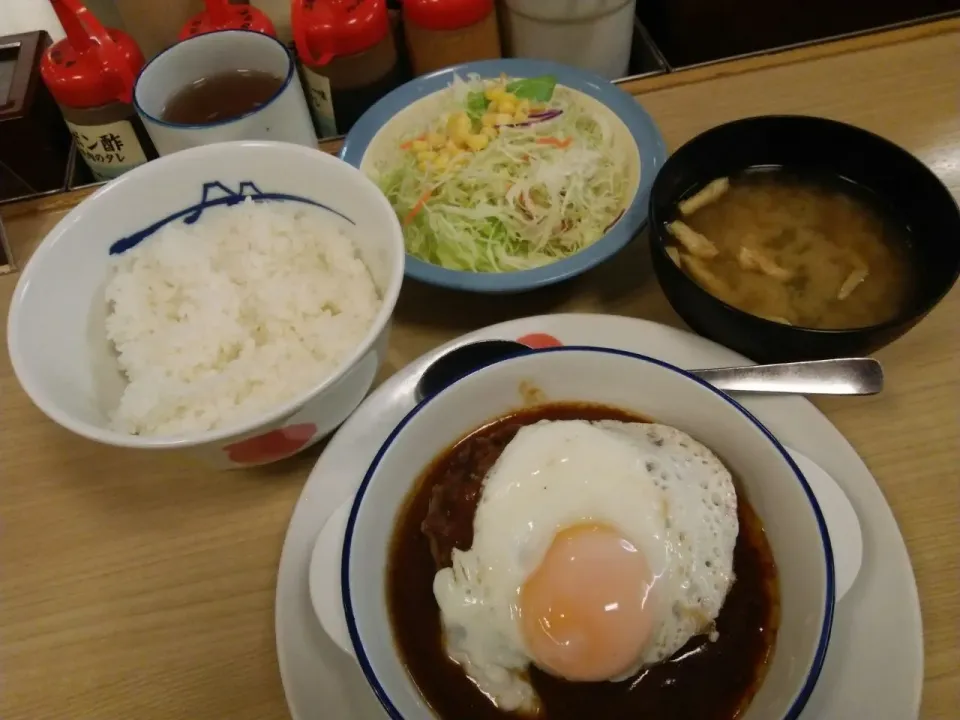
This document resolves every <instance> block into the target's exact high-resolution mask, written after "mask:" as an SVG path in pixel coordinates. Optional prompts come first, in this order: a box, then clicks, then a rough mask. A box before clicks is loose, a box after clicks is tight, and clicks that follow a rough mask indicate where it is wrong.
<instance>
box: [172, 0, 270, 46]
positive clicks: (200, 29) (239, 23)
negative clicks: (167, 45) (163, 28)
mask: <svg viewBox="0 0 960 720" xmlns="http://www.w3.org/2000/svg"><path fill="white" fill-rule="evenodd" d="M217 30H252V31H254V32H260V33H263V34H264V35H270V36H271V37H276V36H277V31H276V29H275V28H274V26H273V23H272V22H271V21H270V18H269V17H267V15H266V14H265V13H264V12H263V11H261V10H257V8H255V7H252V6H250V5H247V4H242V5H241V4H239V3H236V2H231V1H230V0H205V2H204V9H203V10H202V11H201V12H199V13H197V14H196V15H194V16H193V17H192V18H190V19H189V20H187V23H186V24H185V25H184V26H183V28H182V29H181V30H180V35H179V36H178V39H179V40H186V39H187V38H190V37H193V36H194V35H203V34H204V33H208V32H216V31H217Z"/></svg>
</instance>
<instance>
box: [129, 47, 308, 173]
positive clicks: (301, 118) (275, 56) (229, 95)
mask: <svg viewBox="0 0 960 720" xmlns="http://www.w3.org/2000/svg"><path fill="white" fill-rule="evenodd" d="M133 103H134V106H135V107H136V109H137V113H138V114H139V115H140V118H141V119H142V120H143V124H144V125H145V126H146V128H147V132H148V133H149V134H150V138H151V139H152V140H153V144H154V145H156V147H157V151H158V152H159V153H160V154H161V155H169V154H170V153H174V152H177V151H178V150H185V149H187V148H191V147H196V146H198V145H209V144H211V143H217V142H227V141H230V140H279V141H282V142H289V143H296V144H298V145H306V146H309V147H316V145H317V135H316V132H315V131H314V127H313V122H312V120H311V117H310V110H309V108H308V107H307V101H306V98H305V97H304V94H303V88H302V87H301V85H300V79H299V78H298V76H297V71H296V65H295V64H294V61H293V57H292V56H291V54H290V52H289V51H288V50H287V48H286V47H284V45H283V44H282V43H281V42H280V41H279V40H277V39H276V38H273V37H270V36H269V35H264V34H263V33H259V32H253V31H250V30H220V31H217V32H211V33H206V34H203V35H196V36H194V37H191V38H188V39H186V40H183V41H181V42H178V43H177V44H176V45H173V46H171V47H169V48H167V49H166V50H164V51H163V52H161V53H160V54H159V55H157V56H156V57H155V58H153V60H151V61H150V62H149V63H147V65H146V66H145V67H144V68H143V70H142V71H141V72H140V76H139V77H138V78H137V83H136V86H135V87H134V90H133Z"/></svg>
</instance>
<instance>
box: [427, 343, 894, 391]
mask: <svg viewBox="0 0 960 720" xmlns="http://www.w3.org/2000/svg"><path fill="white" fill-rule="evenodd" d="M528 352H533V351H532V350H531V349H530V348H529V347H527V346H526V345H523V344H522V343H518V342H513V341H512V340H482V341H480V342H475V343H470V344H468V345H462V346H460V347H458V348H454V349H453V350H451V351H450V352H448V353H446V354H445V355H442V356H440V357H439V358H437V359H436V360H434V361H433V364H432V365H430V367H428V368H427V369H426V370H424V371H423V375H421V376H420V380H419V381H418V382H417V390H416V393H417V398H418V400H422V399H424V398H428V397H431V396H432V395H436V394H437V393H438V392H440V391H441V390H443V389H444V388H445V387H447V385H450V384H451V383H453V382H454V381H456V380H458V379H460V378H461V377H463V376H464V375H466V374H468V373H469V372H470V371H472V370H477V369H479V368H482V367H484V366H486V365H491V364H493V363H495V362H498V361H500V360H505V359H507V358H510V357H515V356H517V355H524V354H526V353H528ZM690 372H691V373H692V374H693V375H696V376H697V377H699V378H700V379H701V380H705V381H706V382H708V383H710V384H711V385H713V386H714V387H715V388H718V389H720V390H725V391H728V392H738V393H778V394H791V395H874V394H876V393H878V392H880V391H881V390H882V389H883V368H882V367H881V365H880V363H879V362H877V361H876V360H874V359H873V358H839V359H836V360H809V361H805V362H793V363H776V364H771V365H746V366H743V367H725V368H709V369H703V370H690Z"/></svg>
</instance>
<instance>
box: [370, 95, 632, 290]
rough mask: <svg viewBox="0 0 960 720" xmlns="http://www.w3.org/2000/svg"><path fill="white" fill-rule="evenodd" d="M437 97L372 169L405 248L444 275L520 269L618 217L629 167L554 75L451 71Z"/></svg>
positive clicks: (585, 241)
mask: <svg viewBox="0 0 960 720" xmlns="http://www.w3.org/2000/svg"><path fill="white" fill-rule="evenodd" d="M446 95H447V96H448V98H447V100H446V101H445V102H444V105H443V107H442V109H441V111H440V112H439V113H438V115H437V117H436V118H434V119H433V120H432V121H431V122H429V123H427V124H426V125H425V127H424V128H423V129H422V132H420V133H419V134H417V135H412V136H409V137H404V138H402V140H401V142H400V144H399V151H400V152H399V153H397V156H398V157H397V159H396V160H395V162H392V163H391V164H390V165H389V166H387V167H385V168H381V169H379V171H378V173H377V174H376V176H375V180H376V181H377V183H378V184H379V186H380V189H381V190H382V191H383V193H384V194H385V195H386V196H387V199H388V200H389V201H390V203H391V204H392V206H393V208H394V210H396V212H397V214H398V216H399V217H400V219H401V221H402V223H403V226H404V237H405V240H406V246H407V251H408V252H409V253H411V254H412V255H414V256H415V257H417V258H419V259H421V260H424V261H426V262H428V263H432V264H435V265H440V266H442V267H444V268H448V269H451V270H466V271H472V272H510V271H515V270H527V269H530V268H535V267H539V266H542V265H547V264H549V263H552V262H555V261H557V260H560V259H562V258H565V257H568V256H570V255H572V254H574V253H576V252H579V251H580V250H583V249H584V248H586V247H589V246H590V245H592V244H593V243H595V242H596V241H597V240H599V239H600V238H601V237H602V236H603V235H604V233H605V232H606V231H607V230H608V229H609V227H610V226H611V225H612V224H613V223H615V222H616V221H617V220H618V219H619V217H620V216H621V215H622V214H623V211H624V208H625V206H626V204H627V201H628V198H627V193H628V191H629V184H630V173H629V166H628V163H627V159H626V158H625V157H623V154H624V153H622V152H620V153H618V152H616V151H615V144H614V137H613V128H611V127H609V121H608V120H606V119H604V118H600V117H597V116H596V114H594V113H591V112H589V110H588V109H586V108H585V107H584V106H582V105H581V104H579V103H577V102H576V101H575V94H574V93H573V92H571V91H570V90H567V89H565V88H562V87H559V88H558V87H557V84H556V79H555V78H553V77H537V78H526V79H514V80H511V79H509V78H503V77H502V78H500V79H498V80H483V79H481V78H479V77H470V78H468V79H467V80H462V79H460V78H457V79H455V80H454V83H453V84H452V86H451V88H450V90H449V91H448V92H447V93H446Z"/></svg>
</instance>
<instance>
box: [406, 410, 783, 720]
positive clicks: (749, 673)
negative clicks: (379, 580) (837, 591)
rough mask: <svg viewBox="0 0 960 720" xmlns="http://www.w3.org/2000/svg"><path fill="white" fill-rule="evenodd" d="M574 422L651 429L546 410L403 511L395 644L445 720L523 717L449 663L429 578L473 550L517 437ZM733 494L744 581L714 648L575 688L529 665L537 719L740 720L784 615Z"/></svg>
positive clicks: (621, 415)
mask: <svg viewBox="0 0 960 720" xmlns="http://www.w3.org/2000/svg"><path fill="white" fill-rule="evenodd" d="M574 419H576V420H591V421H593V420H619V421H623V422H650V420H649V419H647V418H643V417H640V416H637V415H635V414H633V413H628V412H626V411H623V410H619V409H616V408H611V407H605V406H600V405H588V404H574V403H564V404H552V405H543V406H540V407H537V408H533V409H530V410H523V411H521V412H518V413H515V414H513V415H509V416H507V417H504V418H501V419H498V420H495V421H493V422H491V423H490V424H488V425H486V426H484V427H482V428H480V429H479V430H476V431H475V432H473V433H472V434H470V435H468V436H467V437H465V438H463V439H461V440H460V441H458V442H457V443H456V444H454V445H453V447H451V448H450V449H449V450H447V451H446V452H444V453H443V454H442V455H441V456H440V457H439V458H437V460H435V461H434V463H433V464H432V465H431V466H430V467H429V468H428V469H427V470H426V472H424V474H423V476H422V477H421V478H420V480H419V482H418V483H417V485H416V488H415V490H414V491H413V492H412V493H411V495H410V497H409V498H408V499H407V503H406V505H405V506H404V508H403V509H402V510H401V512H400V515H399V518H398V522H397V526H396V528H395V529H394V536H393V541H392V545H391V548H390V555H389V561H388V562H389V564H388V568H387V600H388V605H389V611H390V616H391V621H392V625H393V630H394V636H395V641H396V643H397V647H398V649H399V651H400V655H401V657H402V658H403V660H404V662H405V663H406V666H407V670H408V671H409V673H410V676H411V677H412V678H413V681H414V682H415V683H416V685H417V687H418V688H419V689H420V692H421V693H422V694H423V696H424V698H425V699H426V700H427V702H428V703H429V704H430V706H431V708H432V709H433V711H434V713H435V714H436V715H437V716H438V717H439V718H442V720H503V719H504V718H519V717H523V715H521V714H519V713H507V712H503V711H501V710H499V709H498V708H496V707H495V706H494V705H493V704H492V703H491V702H490V700H488V699H487V697H486V696H485V695H484V694H483V693H481V692H480V691H479V690H478V689H477V688H476V686H475V685H474V684H473V683H472V682H471V681H470V679H469V678H467V676H466V675H465V674H464V672H463V671H462V670H461V669H460V666H459V665H457V664H456V663H454V662H453V661H451V660H450V659H448V658H447V655H446V652H445V650H444V647H443V639H442V632H441V625H440V611H439V608H438V607H437V603H436V601H435V600H434V597H433V577H434V575H435V574H436V572H437V566H438V561H439V563H440V564H441V565H447V564H449V553H450V549H451V547H457V548H459V549H462V550H469V549H470V546H471V545H472V544H473V515H474V513H475V511H476V505H477V503H478V502H479V499H480V484H481V482H482V479H483V477H484V476H485V475H486V473H487V471H488V470H489V468H490V467H491V466H492V464H493V462H495V461H496V459H497V457H499V455H500V453H501V452H502V451H503V448H505V447H506V445H507V444H508V443H509V442H510V440H512V439H513V437H514V436H515V435H516V433H517V431H518V430H519V429H520V428H521V427H523V426H524V425H530V424H533V423H536V422H539V421H541V420H574ZM458 487H459V491H457V488H458ZM438 488H439V489H438ZM737 490H738V503H737V505H738V516H739V520H740V534H739V536H738V538H737V544H736V549H735V551H734V572H735V573H736V582H734V584H733V587H732V588H731V590H730V592H729V594H728V595H727V598H726V601H725V602H724V605H723V610H722V611H721V612H720V616H719V617H718V618H717V623H716V629H717V631H718V633H719V638H718V639H717V641H716V642H711V641H710V640H709V639H708V638H707V637H706V636H700V637H695V638H692V639H691V640H690V642H689V643H687V645H686V646H684V647H683V648H682V649H681V650H680V651H679V652H677V653H676V654H675V655H674V656H673V657H672V658H671V659H670V660H668V661H667V662H665V663H663V664H661V665H659V666H656V667H653V668H649V669H647V670H645V671H642V672H641V673H640V674H639V675H638V676H637V677H635V678H632V679H630V680H627V681H624V682H620V683H609V682H605V683H571V682H566V681H564V680H560V679H557V678H554V677H551V676H549V675H547V674H546V673H544V672H542V671H540V670H538V669H537V668H535V667H533V666H531V668H530V680H531V683H532V684H533V687H534V689H535V690H536V692H537V694H538V695H539V696H540V701H541V706H542V707H541V711H540V714H539V715H538V716H537V717H538V718H542V719H544V720H585V719H586V718H589V719H590V720H620V719H621V718H623V719H624V720H627V719H629V720H641V719H642V720H732V718H736V717H737V716H738V715H739V714H740V712H741V711H742V710H743V708H745V707H746V705H747V703H749V701H750V699H751V698H752V697H753V695H754V693H755V692H756V690H757V688H758V687H759V685H760V682H761V681H762V680H763V675H764V673H765V671H766V662H767V659H768V658H769V656H770V653H771V652H772V650H773V644H774V640H775V637H776V631H777V627H778V624H779V615H780V606H779V596H778V590H777V580H776V569H775V566H774V563H773V557H772V555H771V552H770V546H769V545H768V544H767V541H766V537H765V535H764V532H763V528H762V526H761V524H760V520H759V518H757V516H756V515H755V514H754V512H753V510H752V508H751V507H750V505H749V504H748V503H747V502H746V501H745V499H744V494H743V492H742V491H741V490H740V487H739V485H738V486H737ZM428 514H429V515H430V517H429V518H428ZM426 533H429V534H430V535H431V537H429V538H428V536H427V534H426Z"/></svg>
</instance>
